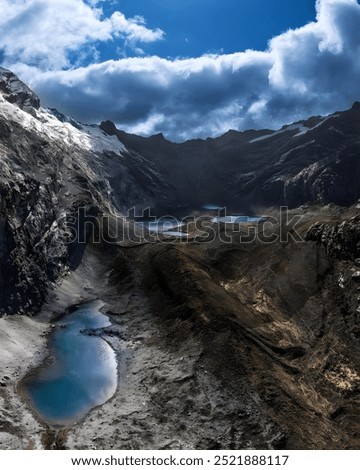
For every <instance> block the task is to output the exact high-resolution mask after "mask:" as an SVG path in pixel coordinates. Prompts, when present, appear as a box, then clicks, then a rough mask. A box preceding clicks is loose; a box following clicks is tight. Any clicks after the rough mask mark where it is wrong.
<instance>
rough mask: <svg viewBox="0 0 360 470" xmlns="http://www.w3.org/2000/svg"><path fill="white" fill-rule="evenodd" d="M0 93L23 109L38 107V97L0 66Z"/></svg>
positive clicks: (28, 109)
mask: <svg viewBox="0 0 360 470" xmlns="http://www.w3.org/2000/svg"><path fill="white" fill-rule="evenodd" d="M0 93H1V94H2V95H3V96H4V98H5V99H6V100H7V101H9V103H12V104H16V105H17V106H19V108H21V109H23V110H24V111H30V110H31V109H32V108H35V109H39V108H40V99H39V97H38V96H37V95H36V94H35V93H34V92H33V91H32V90H30V88H29V87H28V86H27V85H25V83H23V82H22V81H21V80H20V79H19V78H18V77H17V76H16V75H15V74H14V73H13V72H11V71H10V70H7V69H4V68H3V67H0Z"/></svg>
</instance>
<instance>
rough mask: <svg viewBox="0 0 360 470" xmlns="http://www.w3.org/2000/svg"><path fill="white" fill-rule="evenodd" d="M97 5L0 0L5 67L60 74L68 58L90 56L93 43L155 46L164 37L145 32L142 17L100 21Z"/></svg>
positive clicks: (119, 16)
mask: <svg viewBox="0 0 360 470" xmlns="http://www.w3.org/2000/svg"><path fill="white" fill-rule="evenodd" d="M97 4H99V2H96V1H92V2H88V3H86V2H84V1H83V0H51V1H49V0H0V11H1V16H0V28H1V35H0V50H2V51H3V55H4V62H5V63H6V64H12V63H18V62H19V63H25V64H35V65H37V67H39V68H40V69H42V70H49V69H51V70H53V69H60V68H65V67H69V66H70V65H71V63H70V60H69V53H74V52H77V53H79V54H84V53H85V51H86V50H87V52H88V53H93V52H94V51H95V48H94V43H96V42H98V41H100V42H101V41H109V40H112V39H114V40H116V39H123V40H126V41H127V42H130V43H131V44H136V43H137V42H153V41H157V40H159V39H161V38H162V37H163V35H164V33H163V32H162V31H161V30H159V29H156V30H151V29H148V28H147V27H146V25H145V21H144V19H143V18H142V17H135V18H130V19H128V18H125V16H124V15H123V14H122V13H120V12H115V13H113V14H112V16H111V17H108V18H104V17H103V13H102V10H101V8H99V6H97ZM84 48H85V50H84ZM86 48H87V49H86Z"/></svg>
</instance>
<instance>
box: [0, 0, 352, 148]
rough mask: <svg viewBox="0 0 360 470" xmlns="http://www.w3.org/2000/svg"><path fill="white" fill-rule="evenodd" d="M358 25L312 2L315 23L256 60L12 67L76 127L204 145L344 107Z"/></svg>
mask: <svg viewBox="0 0 360 470" xmlns="http://www.w3.org/2000/svg"><path fill="white" fill-rule="evenodd" d="M1 1H2V0H0V2H1ZM80 3H81V2H80ZM97 21H100V20H97ZM111 21H114V22H115V24H120V23H121V21H120V20H118V19H117V16H115V19H113V20H111ZM117 21H119V22H120V23H116V22H117ZM135 22H136V25H137V26H138V27H141V26H143V25H142V24H141V21H138V20H135ZM359 25H360V6H359V4H358V2H357V1H356V0H318V1H317V20H316V21H315V22H312V23H309V24H307V25H305V26H303V27H302V28H299V29H296V30H290V31H288V32H286V33H284V34H282V35H279V36H277V37H276V38H273V39H272V40H271V41H270V43H269V47H268V49H267V50H266V51H264V52H257V51H245V52H242V53H236V54H230V55H221V54H219V55H208V56H203V57H198V58H192V59H176V60H169V59H161V58H159V57H137V58H127V59H121V60H112V61H107V62H103V63H98V64H92V65H89V66H87V67H79V68H73V69H71V70H49V71H47V72H43V71H41V70H39V68H38V67H29V66H28V65H25V64H24V63H23V64H21V63H13V64H12V68H13V69H14V70H15V71H16V72H18V73H19V75H20V76H21V77H22V78H24V79H25V80H26V81H27V82H29V83H30V85H32V86H33V87H34V88H35V90H36V91H37V92H38V93H39V94H40V96H41V97H42V99H43V101H44V103H45V104H46V105H51V106H55V107H58V108H59V109H60V110H62V111H64V112H66V113H68V114H71V115H73V116H75V117H76V118H78V119H80V120H82V121H86V122H99V121H101V120H104V119H111V120H113V121H114V122H116V123H117V124H118V125H119V126H121V127H122V128H123V129H125V130H128V131H130V132H141V133H144V134H150V133H157V132H163V133H164V134H165V135H166V136H168V137H169V138H172V139H177V140H179V139H180V140H181V139H185V138H189V137H198V136H200V137H206V136H209V135H216V134H220V133H222V132H225V131H227V130H228V129H229V128H234V129H246V128H250V127H255V128H259V127H261V128H266V127H270V128H274V127H279V126H281V125H283V124H285V123H289V122H293V121H295V120H298V119H302V118H306V117H308V116H310V115H313V114H326V113H330V112H333V111H336V110H338V109H345V108H347V107H350V106H351V104H352V103H353V102H354V101H355V100H359V99H360V61H359V57H360V28H359ZM129 28H130V29H127V30H126V28H124V30H126V31H127V33H126V34H127V35H128V37H129V38H130V37H131V31H132V29H131V28H132V27H131V26H129ZM110 29H111V30H112V31H113V27H111V28H110ZM135 30H136V28H135ZM134 34H137V33H134ZM146 34H148V33H146ZM146 34H145V33H144V38H146V37H147V36H146ZM138 36H140V33H139V34H138Z"/></svg>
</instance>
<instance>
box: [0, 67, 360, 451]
mask: <svg viewBox="0 0 360 470" xmlns="http://www.w3.org/2000/svg"><path fill="white" fill-rule="evenodd" d="M0 159H1V171H0V267H1V269H0V316H1V318H0V339H1V346H0V347H1V348H2V349H1V350H2V355H3V357H4V359H3V361H4V362H3V363H2V364H1V365H2V368H3V370H4V371H5V370H7V369H6V368H8V370H7V372H6V374H5V372H4V374H5V375H6V376H8V379H9V380H12V382H11V384H8V385H7V383H6V380H8V379H5V378H4V379H3V381H2V382H1V384H2V387H1V388H0V394H2V395H0V396H2V398H3V402H4V403H6V402H7V403H9V405H8V407H7V408H6V406H5V405H4V404H3V402H1V403H2V404H1V411H2V416H1V417H0V437H1V436H2V437H3V439H0V440H1V441H2V442H4V444H3V445H4V446H8V447H9V446H10V447H13V448H25V447H26V446H28V445H32V446H34V447H37V448H41V447H43V448H44V447H45V448H84V449H85V448H86V449H89V448H93V447H92V446H94V445H95V444H94V443H96V446H97V448H129V449H135V448H159V449H160V448H166V449H167V448H172V449H176V448H209V449H210V448H211V449H224V448H232V449H239V448H277V449H279V448H293V449H304V448H306V449H322V448H336V449H343V448H360V427H359V424H358V419H357V416H358V410H359V408H358V406H359V399H358V391H359V387H360V362H359V357H360V356H359V347H360V343H359V339H360V323H359V309H360V304H359V300H358V299H359V292H358V290H359V287H358V286H359V284H358V282H359V280H360V271H359V269H360V228H359V221H360V213H359V210H360V206H359V204H358V199H359V198H360V103H355V104H354V105H353V107H352V108H351V109H349V110H346V111H341V112H336V113H334V114H332V115H330V116H326V117H323V116H315V117H311V118H309V119H308V120H305V121H301V122H297V123H294V124H291V125H288V126H284V127H283V128H282V129H280V130H277V131H273V130H249V131H245V132H237V131H233V130H230V131H229V132H227V133H226V134H224V135H222V136H220V137H217V138H208V139H206V140H190V141H186V142H183V143H174V142H170V141H169V140H167V139H166V138H165V137H164V136H163V135H162V134H159V135H155V136H151V137H140V136H136V135H132V134H127V133H125V132H123V131H121V130H118V129H117V128H116V125H115V124H114V123H112V122H110V121H105V122H102V123H101V124H100V125H88V124H82V123H79V122H77V121H76V120H74V119H72V118H71V117H67V116H64V115H63V114H62V113H61V112H60V111H58V110H55V109H48V108H43V107H42V106H41V104H40V100H39V98H38V97H37V96H36V94H35V93H34V92H33V91H32V90H30V89H29V88H28V87H27V86H26V85H25V84H24V83H22V82H21V81H20V80H19V79H18V78H17V77H16V75H14V74H13V73H12V72H10V71H8V70H6V69H3V68H0ZM210 206H213V209H214V208H215V207H218V208H225V207H226V210H227V213H228V214H230V215H240V214H241V215H260V216H262V219H261V220H262V222H261V223H260V224H259V226H258V228H257V229H258V230H259V231H260V234H263V235H264V234H265V231H266V230H267V227H266V221H267V220H270V219H271V220H277V223H273V224H272V225H271V227H270V231H271V234H272V235H278V233H279V232H281V230H282V228H283V226H282V222H281V219H279V214H280V212H279V209H280V207H284V206H286V207H287V208H288V209H289V213H288V216H289V217H290V218H292V217H295V218H298V219H296V220H298V221H299V222H298V224H297V226H296V228H294V227H293V226H289V227H288V228H287V229H286V230H287V232H286V235H287V237H286V239H284V238H282V237H275V239H274V240H275V241H274V242H273V243H264V242H263V241H264V237H263V238H261V236H260V237H258V238H256V240H254V239H252V240H250V241H249V239H248V238H246V237H248V236H249V226H247V225H246V226H245V227H240V228H239V227H237V228H236V227H235V228H234V227H232V228H231V227H230V228H229V229H228V230H230V232H231V237H230V241H228V242H227V243H224V242H223V240H224V237H223V236H222V235H224V233H226V235H229V233H228V232H227V227H226V226H225V225H226V224H216V223H214V210H209V209H208V208H209V207H210ZM132 208H134V211H135V212H134V213H135V214H142V211H143V210H145V209H147V208H151V213H152V214H154V215H156V216H158V217H161V216H173V217H177V218H178V219H181V218H183V217H189V216H193V215H197V216H203V218H204V220H205V221H206V222H207V225H206V224H205V226H204V227H202V231H201V230H200V232H201V233H199V229H198V227H196V226H194V225H191V223H188V225H187V226H186V229H187V231H188V233H189V235H190V238H189V241H188V243H181V240H178V239H176V237H175V239H171V240H170V242H169V241H168V242H166V243H162V242H161V241H164V240H162V238H161V236H160V241H158V243H149V242H147V240H146V237H143V238H141V239H140V240H137V239H136V240H135V239H134V237H133V235H134V233H135V232H136V224H135V222H134V220H132V219H129V218H124V217H125V216H126V215H127V213H128V211H129V210H130V209H132ZM89 220H91V221H93V222H94V221H95V222H94V224H95V226H96V228H97V229H98V230H99V231H100V232H101V235H102V238H101V240H100V241H99V242H95V240H94V232H93V231H92V228H94V227H91V226H90V225H89V224H88V222H89ZM105 221H106V223H105ZM115 225H117V227H118V226H119V225H120V227H121V228H122V229H125V232H126V233H127V237H125V238H124V237H123V238H120V237H117V236H115V237H114V235H113V231H114V227H115ZM74 227H76V228H77V229H78V230H80V231H81V232H82V233H84V237H85V238H84V240H82V241H80V240H79V238H76V239H74V238H73V237H72V235H73V233H74ZM210 234H212V235H213V237H212V238H211V237H210ZM295 235H298V236H300V239H301V240H300V241H299V239H297V238H296V236H295ZM109 238H111V239H112V243H106V239H109ZM104 240H105V241H104ZM244 240H245V241H247V242H246V243H243V242H244ZM93 298H100V299H102V300H103V301H104V302H105V303H106V312H107V313H108V315H109V317H110V318H111V320H112V323H113V326H112V328H111V329H108V330H107V331H104V332H103V335H104V336H105V337H106V338H107V339H108V340H109V341H110V342H112V343H111V344H112V346H113V347H114V349H115V350H116V351H121V354H123V355H124V357H127V358H128V361H127V362H126V361H125V362H126V363H125V362H124V364H123V366H122V367H121V368H120V371H119V374H120V382H121V383H123V384H124V385H123V386H121V387H119V390H118V392H117V394H116V396H115V397H114V398H113V399H112V400H111V401H110V402H108V403H107V404H106V405H104V407H102V408H100V409H99V410H97V411H94V412H93V413H91V414H90V415H89V416H87V417H86V418H85V419H84V420H83V421H82V422H81V423H79V424H78V425H76V426H75V427H73V428H71V429H66V430H61V431H58V430H53V429H50V428H49V427H47V426H46V425H45V424H44V423H41V422H39V420H37V418H36V417H35V416H34V415H33V414H31V413H30V412H29V411H28V410H26V409H25V408H24V406H23V404H22V403H21V402H20V401H19V400H20V398H19V397H18V395H17V387H18V382H19V381H20V380H21V378H22V377H23V376H24V374H26V373H29V370H30V366H34V364H35V363H36V361H35V359H36V358H35V359H34V357H35V356H34V354H32V355H31V358H30V357H29V356H27V355H26V354H25V350H24V348H25V347H28V348H30V343H31V342H30V339H26V338H27V335H26V334H25V332H24V331H26V329H29V328H30V330H29V331H37V328H40V326H39V325H42V327H41V328H43V330H41V331H42V335H44V334H45V333H46V332H47V331H48V329H49V328H50V327H51V321H52V319H53V318H56V316H57V315H59V314H60V313H61V312H64V311H65V310H66V309H67V308H69V307H71V306H73V305H75V304H78V303H80V302H83V301H85V300H89V299H93ZM19 314H20V316H21V320H20V319H17V318H18V317H19ZM28 317H36V318H35V319H34V320H32V319H29V318H28ZM14 319H15V320H14ZM33 321H34V322H35V323H30V322H33ZM14 322H15V323H14ZM16 322H18V323H16ZM19 322H20V323H19ZM22 322H25V323H24V324H23V323H22ZM14 325H15V326H14ZM24 325H25V326H24ZM15 327H16V328H18V330H16V331H17V332H18V336H17V337H16V340H15V339H14V338H13V337H12V332H13V331H14V328H15ZM9 338H10V339H9ZM11 338H13V340H11ZM21 338H23V339H21ZM39 338H40V336H39ZM22 341H23V342H24V345H23V346H24V347H22ZM27 341H29V343H27ZM41 341H42V340H40V339H39V347H40V346H41V345H42V346H43V347H44V344H43V343H42V342H41ZM11 342H12V343H13V344H11ZM15 343H16V344H18V349H15V351H16V356H17V357H13V355H12V354H10V353H9V351H12V349H11V348H14V344H15ZM31 344H32V343H31ZM32 347H33V348H35V346H34V345H33V346H32ZM14 354H15V353H14ZM39 354H40V356H41V353H40V352H39ZM119 354H120V352H119ZM33 356H34V357H33ZM40 356H39V357H40ZM34 361H35V363H34ZM14 364H15V365H16V367H15V365H14ZM19 364H20V365H19ZM37 365H38V364H37ZM142 366H143V367H142ZM13 369H14V371H13V372H12V370H13ZM124 370H126V372H124ZM12 374H13V375H12ZM129 377H130V378H129ZM0 379H1V377H0ZM129 397H132V398H129ZM139 403H144V404H143V405H141V407H140V406H139ZM94 416H95V418H94ZM25 422H28V423H30V425H29V426H28V427H27V428H26V426H24V423H25ZM100 422H101V423H102V424H101V426H100V425H99V423H100ZM115 429H116V430H117V432H116V433H115ZM38 433H40V434H41V435H42V440H41V442H40V441H38V440H36V439H35V437H34V436H35V435H36V434H38Z"/></svg>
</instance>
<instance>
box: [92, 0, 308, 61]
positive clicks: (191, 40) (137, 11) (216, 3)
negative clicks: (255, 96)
mask: <svg viewBox="0 0 360 470" xmlns="http://www.w3.org/2000/svg"><path fill="white" fill-rule="evenodd" d="M102 6H103V8H104V12H105V14H107V15H110V14H111V13H113V12H114V11H116V10H121V11H122V12H123V13H124V14H125V16H127V17H134V16H136V15H141V16H143V17H144V18H145V19H146V22H147V25H148V27H149V28H152V29H155V28H160V29H161V30H163V31H164V32H165V33H166V36H165V39H164V40H163V41H159V42H155V43H152V44H148V45H146V46H145V47H144V48H143V49H144V51H145V52H146V53H147V54H155V55H159V56H161V57H176V56H183V57H196V56H200V55H203V54H206V53H209V52H210V53H211V52H213V53H225V54H230V53H233V52H239V51H243V50H246V49H255V50H263V49H265V48H266V46H267V43H268V41H269V39H271V38H273V37H274V36H276V35H278V34H280V33H282V32H284V31H286V30H288V29H290V28H295V27H299V26H303V25H304V24H306V23H308V22H309V21H313V20H315V2H314V1H313V0H120V1H114V2H108V1H107V2H104V3H103V4H102ZM100 50H101V52H102V57H103V58H104V59H110V58H114V57H116V47H114V44H111V43H108V44H106V45H103V46H102V47H101V48H100ZM126 54H127V55H130V56H131V55H136V54H135V53H134V51H132V50H131V49H127V50H126Z"/></svg>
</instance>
